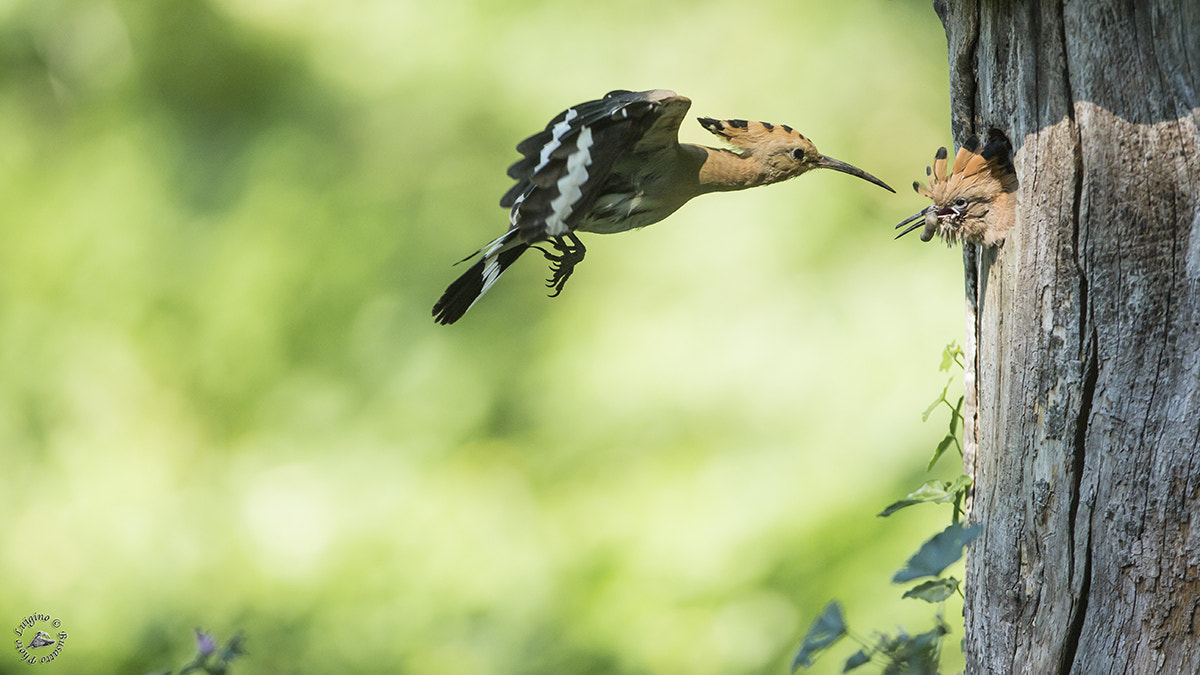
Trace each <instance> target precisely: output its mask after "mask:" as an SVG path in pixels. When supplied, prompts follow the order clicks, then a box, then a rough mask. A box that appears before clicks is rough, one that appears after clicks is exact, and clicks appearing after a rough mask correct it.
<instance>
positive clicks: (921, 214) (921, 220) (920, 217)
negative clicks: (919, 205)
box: [895, 207, 928, 239]
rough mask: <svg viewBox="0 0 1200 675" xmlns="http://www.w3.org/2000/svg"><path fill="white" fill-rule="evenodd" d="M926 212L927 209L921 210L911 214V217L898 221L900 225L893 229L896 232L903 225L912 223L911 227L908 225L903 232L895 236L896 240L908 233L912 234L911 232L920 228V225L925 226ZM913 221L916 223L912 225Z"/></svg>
mask: <svg viewBox="0 0 1200 675" xmlns="http://www.w3.org/2000/svg"><path fill="white" fill-rule="evenodd" d="M927 210H928V207H926V208H924V209H921V210H920V211H917V212H916V213H914V214H912V215H911V216H909V217H907V218H905V219H904V220H902V221H900V224H899V225H897V226H896V227H895V229H897V230H898V229H900V228H902V227H904V226H905V225H908V224H909V223H912V225H908V227H907V228H906V229H905V230H904V231H903V232H901V233H900V234H898V235H896V239H899V238H900V237H903V236H904V235H906V234H908V233H909V232H912V231H913V230H915V229H917V228H918V227H921V226H922V225H924V224H925V212H926V211H927ZM914 220H915V221H917V222H915V223H913V221H914Z"/></svg>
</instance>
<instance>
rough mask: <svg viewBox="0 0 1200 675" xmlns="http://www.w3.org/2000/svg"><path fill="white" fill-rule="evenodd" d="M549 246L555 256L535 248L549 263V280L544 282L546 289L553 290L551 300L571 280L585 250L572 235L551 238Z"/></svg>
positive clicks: (577, 238)
mask: <svg viewBox="0 0 1200 675" xmlns="http://www.w3.org/2000/svg"><path fill="white" fill-rule="evenodd" d="M550 245H551V246H553V247H554V250H555V251H557V252H558V253H557V255H556V254H554V253H551V252H550V251H547V250H546V249H544V248H542V247H540V246H537V247H535V248H537V250H539V251H541V252H542V255H543V256H545V257H546V260H549V261H550V263H551V264H550V278H549V279H547V280H546V287H547V288H553V289H554V292H553V293H551V294H550V297H552V298H553V297H557V296H558V294H559V293H562V290H563V287H564V286H566V285H567V279H570V278H571V274H572V273H573V272H574V271H575V266H576V265H578V264H579V263H580V262H582V261H583V256H584V254H585V253H587V249H586V248H584V246H583V242H582V241H579V237H576V236H575V235H574V234H568V235H567V236H565V237H553V238H551V239H550Z"/></svg>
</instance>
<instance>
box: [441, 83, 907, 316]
mask: <svg viewBox="0 0 1200 675" xmlns="http://www.w3.org/2000/svg"><path fill="white" fill-rule="evenodd" d="M691 103H692V102H691V101H690V100H689V99H687V98H685V97H683V96H679V95H678V94H676V93H675V92H673V91H667V90H663V89H655V90H651V91H642V92H631V91H613V92H609V93H608V94H607V95H605V96H604V98H602V99H599V100H595V101H587V102H586V103H581V104H579V105H577V106H574V107H572V108H568V109H567V110H565V111H563V112H562V113H559V115H558V116H557V117H555V118H554V119H552V120H550V123H549V124H547V125H546V128H545V129H543V130H542V131H541V132H539V133H537V134H534V135H533V136H530V137H529V138H527V139H525V140H524V141H522V142H521V143H520V144H518V145H517V151H518V152H520V153H521V155H522V158H521V159H520V160H519V161H517V162H516V163H515V164H513V165H512V166H511V167H509V169H508V175H509V177H511V178H513V179H515V180H516V184H515V185H513V186H512V188H511V189H509V191H508V192H507V193H506V194H505V195H504V197H503V198H501V200H500V206H502V207H505V208H507V209H509V212H508V220H509V227H508V231H507V232H505V233H504V234H503V235H501V236H500V237H498V238H496V239H494V240H493V241H492V242H491V243H489V244H487V245H486V246H484V247H483V248H481V249H480V250H478V251H476V252H475V253H473V254H471V255H469V256H467V258H465V259H464V260H463V261H461V262H465V261H466V260H470V259H471V258H474V257H475V256H476V255H478V256H480V259H479V260H478V261H477V262H476V263H475V264H474V265H473V266H472V267H471V268H470V269H468V270H467V271H466V272H465V273H464V274H463V275H462V276H460V277H459V278H458V279H457V280H455V281H454V283H452V284H450V287H449V288H447V289H446V292H445V293H443V294H442V297H441V298H440V299H439V300H438V301H437V304H435V305H434V306H433V316H434V319H435V320H436V321H437V322H438V323H440V324H451V323H454V322H455V321H458V320H459V319H460V318H462V316H463V314H465V313H466V312H467V310H468V309H470V308H471V306H472V305H474V304H475V302H476V301H477V300H478V299H479V298H480V296H482V295H483V294H484V293H486V292H487V290H488V289H489V288H491V287H492V285H493V284H495V283H496V280H497V279H498V278H499V277H500V275H501V274H503V273H504V271H505V270H506V269H508V268H509V267H511V266H512V264H513V263H515V262H516V261H517V259H518V258H519V257H520V256H521V254H522V253H525V252H526V251H528V250H529V249H531V248H535V249H537V250H539V251H541V253H542V254H543V255H544V256H545V257H546V259H547V260H549V261H550V262H551V276H550V278H549V279H548V280H547V282H546V285H547V286H548V287H550V288H553V289H554V291H553V293H551V297H554V296H556V295H558V294H559V293H560V292H562V289H563V286H564V285H565V284H566V283H567V279H569V278H570V276H571V274H572V272H573V271H574V270H575V266H576V265H577V264H579V262H580V261H582V260H583V257H584V253H585V252H586V250H585V248H584V246H583V242H582V241H580V240H579V238H578V237H577V236H576V234H575V233H576V232H594V233H600V234H611V233H614V232H624V231H626V230H632V229H635V228H640V227H645V226H647V225H650V224H653V223H657V222H658V221H660V220H662V219H664V218H666V217H667V216H669V215H671V214H672V213H674V212H675V211H676V210H678V209H679V207H681V206H683V205H684V204H685V203H686V202H687V201H688V200H690V199H692V198H693V197H697V196H699V195H702V194H705V193H708V192H720V191H727V190H742V189H745V188H751V187H757V186H759V185H768V184H770V183H778V182H780V181H784V180H787V179H789V178H795V177H796V176H799V175H801V174H803V173H805V172H807V171H811V170H813V169H833V170H834V171H841V172H843V173H848V174H850V175H852V176H857V177H859V178H862V179H863V180H866V181H870V182H872V183H874V184H876V185H878V186H880V187H882V188H885V189H887V190H889V191H891V192H895V190H892V188H890V187H888V186H887V184H885V183H884V182H883V181H881V180H879V179H878V178H876V177H874V176H872V175H871V174H869V173H866V172H865V171H863V170H861V169H858V168H856V167H854V166H851V165H850V164H846V163H845V162H842V161H839V160H836V159H833V158H832V157H827V156H825V155H822V154H821V153H820V152H818V151H817V148H816V146H814V145H813V144H812V142H811V141H809V140H808V139H807V138H805V137H804V136H802V135H800V134H799V133H798V132H796V131H795V130H794V129H792V128H791V127H789V126H787V125H774V124H767V123H766V122H747V121H745V120H724V121H720V120H715V119H711V118H707V117H705V118H700V124H701V125H702V126H703V127H704V128H705V129H707V130H708V131H710V132H712V133H713V134H716V135H717V136H719V137H720V138H722V139H724V140H726V141H728V142H729V144H730V145H732V146H733V147H734V148H735V149H733V150H730V149H723V148H709V147H705V146H700V145H692V144H688V143H680V142H679V138H678V136H679V125H680V123H681V122H682V121H683V117H684V115H685V114H686V113H687V111H688V108H689V107H690V106H691ZM543 243H544V244H547V245H548V246H550V247H551V248H552V249H554V252H553V253H551V252H550V251H548V250H546V249H545V248H543V247H542V246H541V244H543Z"/></svg>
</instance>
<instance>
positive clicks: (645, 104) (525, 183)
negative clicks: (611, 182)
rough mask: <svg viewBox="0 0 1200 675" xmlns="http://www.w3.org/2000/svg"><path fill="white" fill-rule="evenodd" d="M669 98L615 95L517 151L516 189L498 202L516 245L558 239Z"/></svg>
mask: <svg viewBox="0 0 1200 675" xmlns="http://www.w3.org/2000/svg"><path fill="white" fill-rule="evenodd" d="M665 94H670V92H662V91H645V92H629V91H614V92H610V93H609V94H607V95H605V97H604V98H602V99H598V100H595V101H588V102H586V103H581V104H579V105H577V106H574V107H572V108H568V109H567V110H564V111H563V112H562V113H559V115H558V116H557V117H555V118H554V119H553V120H551V121H550V123H549V124H547V125H546V128H545V129H544V130H542V131H541V132H539V133H537V134H534V135H533V136H530V137H529V138H527V139H525V140H524V141H522V142H521V143H520V144H519V145H517V151H518V152H520V153H521V154H522V155H524V157H522V159H521V160H519V161H518V162H516V163H515V164H513V165H512V166H511V167H509V169H508V175H509V176H510V177H512V178H515V179H516V181H517V182H516V184H515V185H513V186H512V188H511V189H509V191H508V192H507V193H506V194H505V195H504V197H503V198H502V199H501V200H500V205H501V206H503V207H508V208H510V209H511V210H510V212H509V221H510V223H511V227H512V228H513V229H516V230H518V232H519V237H520V240H521V241H523V242H535V241H540V240H543V239H546V238H547V237H558V236H563V235H565V234H567V233H569V232H571V231H572V230H574V229H575V227H576V226H577V224H578V223H579V221H580V219H581V218H582V217H583V216H584V215H586V214H587V212H588V210H589V209H590V208H591V206H592V204H593V202H595V200H596V198H597V197H599V196H600V193H601V189H602V188H603V186H604V184H605V183H606V182H607V180H608V178H609V174H610V173H611V171H612V169H613V166H614V165H615V164H616V163H617V160H618V159H619V158H620V157H621V155H623V154H625V153H627V152H629V151H630V150H632V149H633V148H634V146H636V145H637V144H638V141H639V140H641V138H642V136H643V135H644V134H645V133H646V132H647V131H648V130H649V129H650V128H651V127H653V126H654V123H655V121H656V120H657V119H658V117H659V115H661V114H662V112H663V111H664V110H665V109H666V108H667V105H666V103H665V101H667V100H670V99H671V98H674V94H671V97H666V96H664V95H665Z"/></svg>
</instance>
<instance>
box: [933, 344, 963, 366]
mask: <svg viewBox="0 0 1200 675" xmlns="http://www.w3.org/2000/svg"><path fill="white" fill-rule="evenodd" d="M962 356H963V350H962V347H959V346H958V343H957V342H951V343H950V344H948V345H946V348H945V349H943V350H942V365H941V366H940V367H939V368H938V369H939V370H941V371H943V372H948V371H949V370H950V367H951V366H954V365H958V366H960V367H961V366H962V363H961V362H959V359H960V358H961V357H962Z"/></svg>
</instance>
